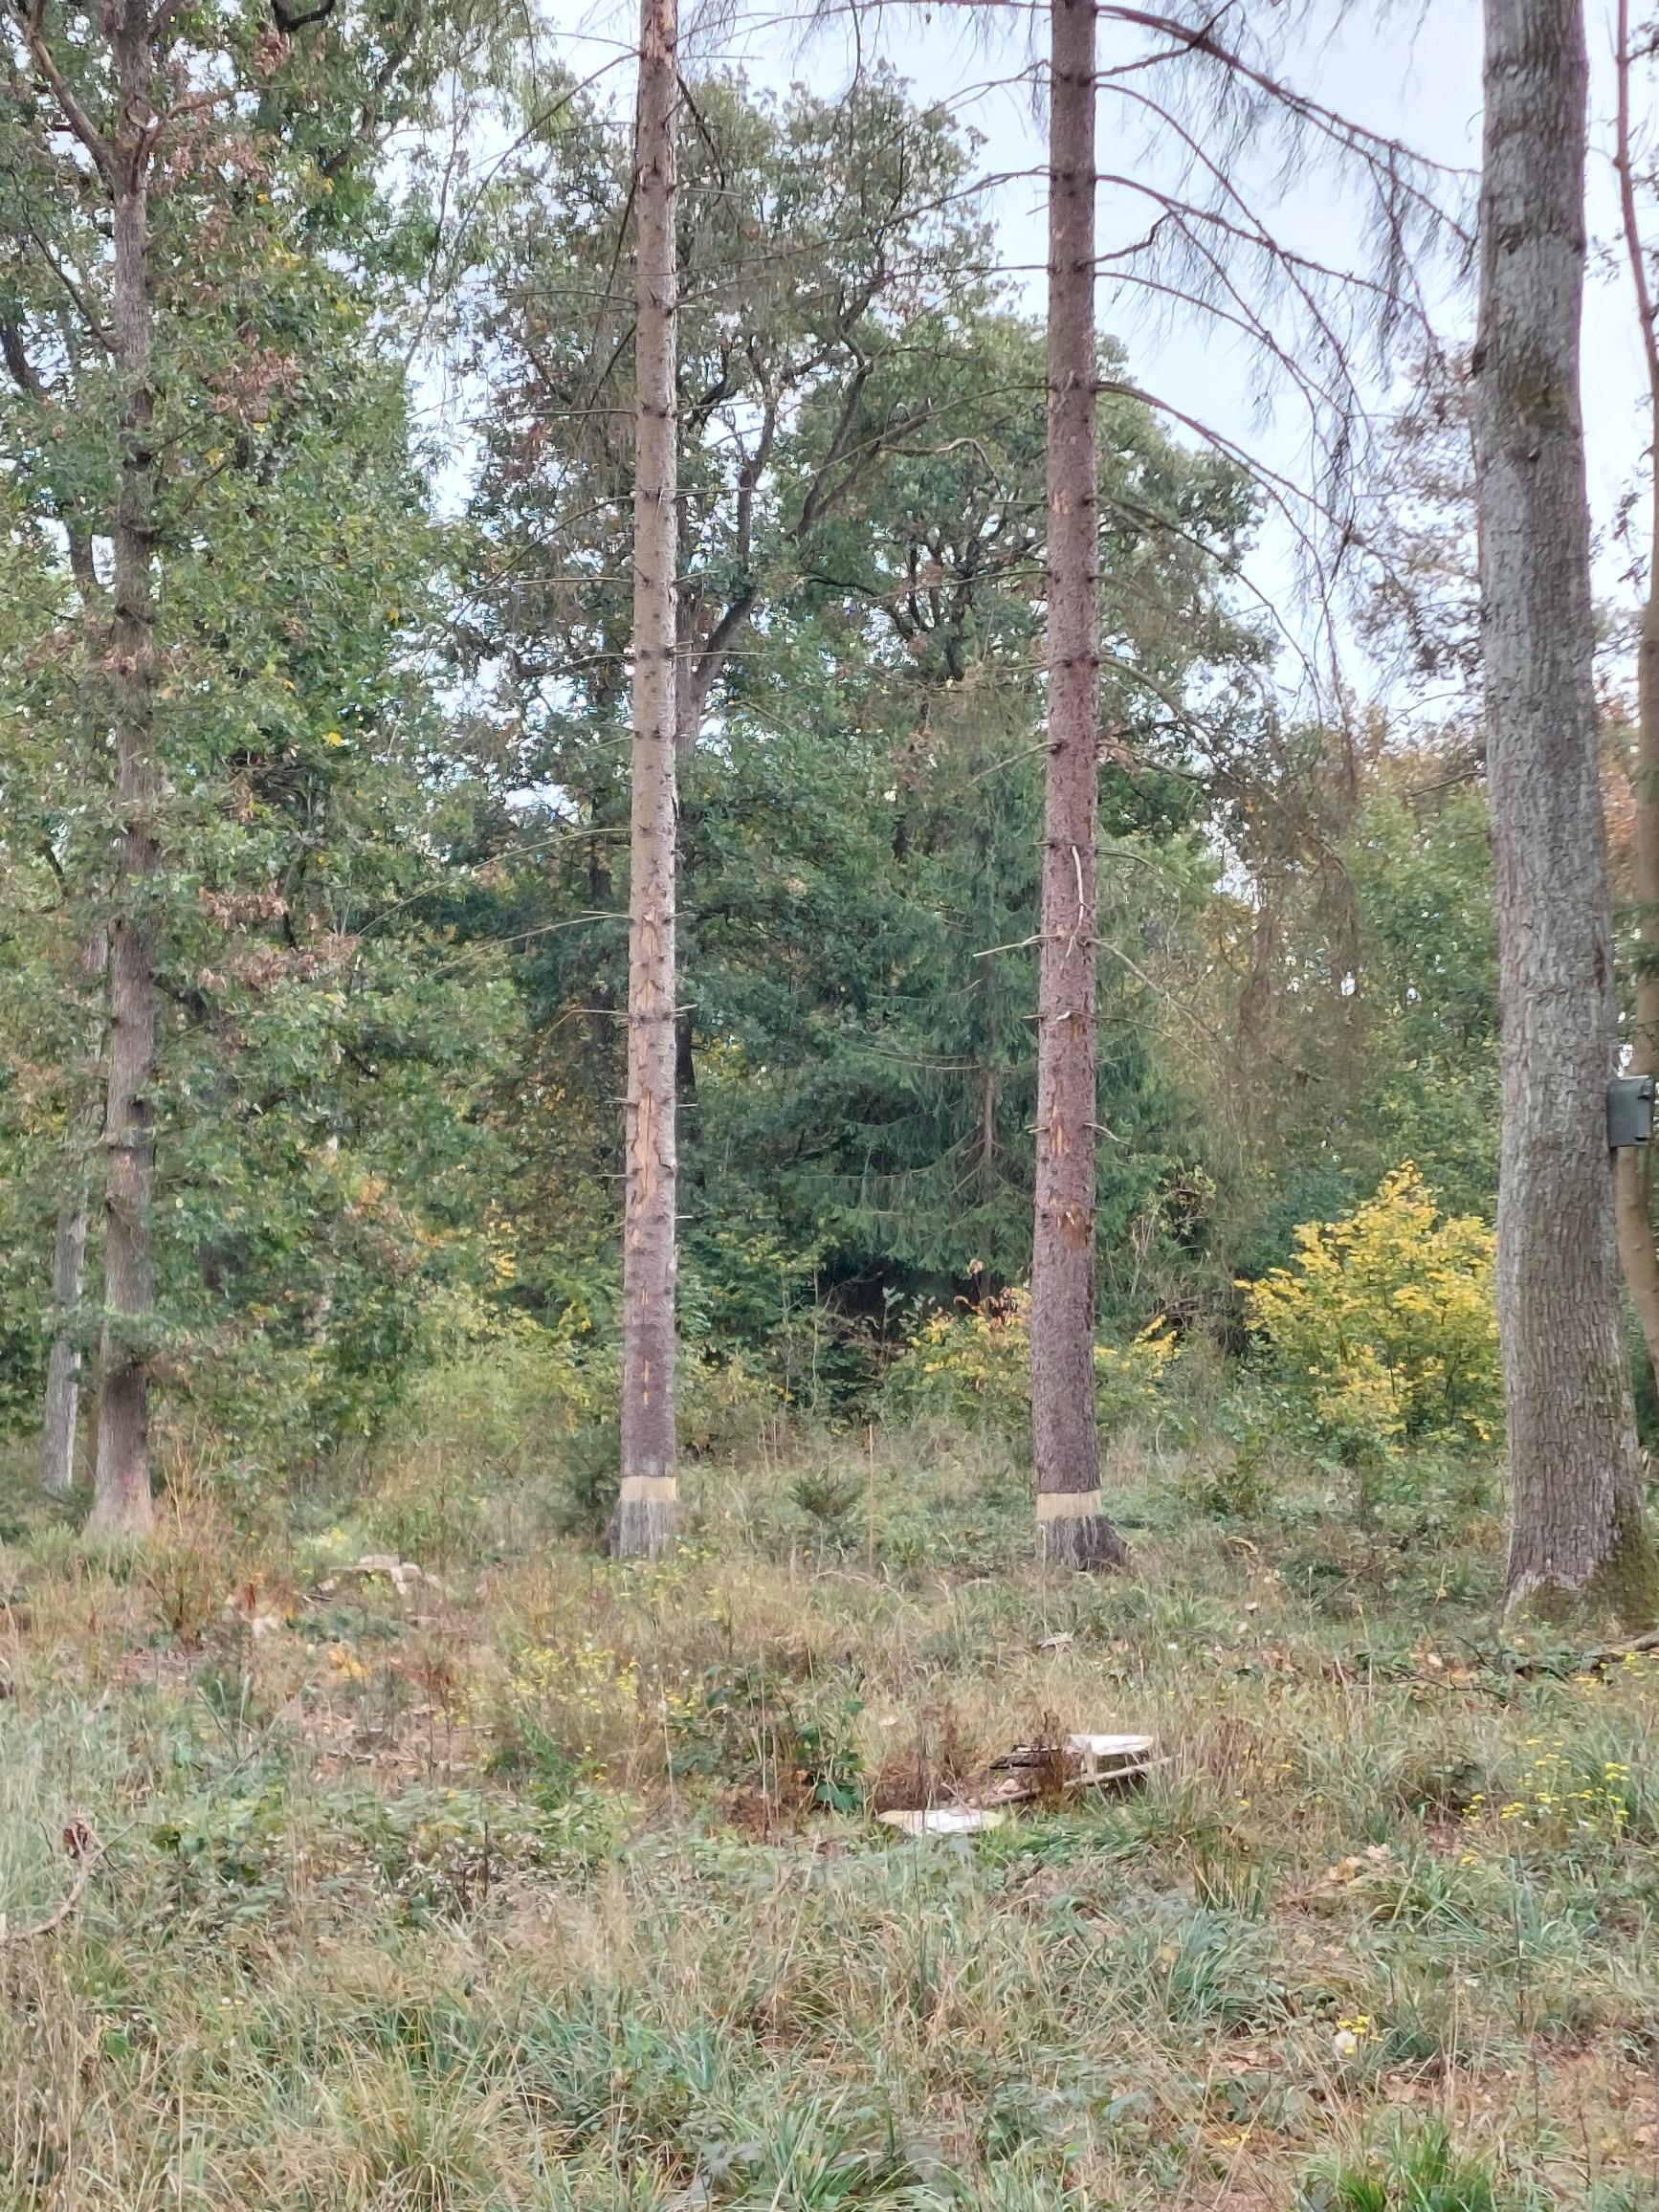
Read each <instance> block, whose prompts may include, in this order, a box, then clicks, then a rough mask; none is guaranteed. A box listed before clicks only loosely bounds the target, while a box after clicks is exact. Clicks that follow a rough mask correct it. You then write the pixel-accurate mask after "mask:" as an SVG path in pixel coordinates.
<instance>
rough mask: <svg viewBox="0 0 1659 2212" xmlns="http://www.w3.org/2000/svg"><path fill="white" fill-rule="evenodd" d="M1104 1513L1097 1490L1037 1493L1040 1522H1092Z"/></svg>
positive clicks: (1045, 1491)
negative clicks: (1096, 1516)
mask: <svg viewBox="0 0 1659 2212" xmlns="http://www.w3.org/2000/svg"><path fill="white" fill-rule="evenodd" d="M1104 1511H1105V1508H1104V1507H1103V1506H1102V1504H1101V1503H1100V1493H1099V1491H1098V1490H1040V1491H1038V1493H1037V1518H1038V1519H1039V1520H1040V1521H1056V1520H1093V1519H1094V1518H1095V1515H1097V1514H1100V1513H1103V1512H1104Z"/></svg>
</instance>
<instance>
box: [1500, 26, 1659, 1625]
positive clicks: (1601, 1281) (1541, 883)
mask: <svg viewBox="0 0 1659 2212" xmlns="http://www.w3.org/2000/svg"><path fill="white" fill-rule="evenodd" d="M1486 40H1487V43H1486V131H1485V149H1484V165H1485V166H1484V173H1483V179H1482V188H1481V299H1480V326H1479V331H1478V336H1477V341H1476V345H1475V352H1474V357H1473V362H1472V369H1473V382H1474V414H1475V446H1476V461H1477V478H1478V498H1479V508H1480V526H1481V601H1482V644H1483V651H1484V655H1485V662H1486V687H1487V717H1488V729H1487V742H1488V761H1489V780H1490V785H1491V797H1492V818H1493V848H1494V857H1495V864H1496V881H1497V920H1498V980H1499V995H1500V1004H1501V1008H1502V1019H1503V1047H1502V1057H1503V1145H1502V1174H1501V1182H1500V1190H1499V1197H1498V1327H1499V1334H1500V1337H1501V1339H1502V1346H1503V1365H1504V1397H1505V1406H1506V1412H1507V1417H1508V1429H1509V1456H1510V1555H1509V1601H1510V1604H1512V1605H1533V1606H1537V1607H1538V1608H1540V1609H1542V1610H1546V1611H1556V1610H1560V1609H1563V1608H1569V1607H1577V1606H1585V1607H1588V1608H1591V1609H1598V1610H1600V1609H1611V1610H1614V1611H1616V1612H1618V1613H1620V1614H1621V1615H1623V1616H1624V1617H1625V1618H1626V1619H1627V1620H1629V1621H1639V1622H1643V1623H1646V1622H1648V1621H1649V1620H1651V1619H1652V1618H1653V1616H1654V1612H1655V1609H1656V1607H1655V1601H1656V1599H1659V1570H1656V1567H1655V1561H1654V1556H1653V1551H1652V1547H1651V1544H1650V1542H1649V1539H1648V1533H1647V1530H1646V1526H1645V1523H1644V1519H1643V1513H1642V1492H1641V1483H1640V1476H1639V1463H1638V1455H1637V1449H1636V1437H1635V1425H1634V1421H1633V1417H1632V1412H1631V1404H1630V1390H1629V1381H1628V1377H1627V1376H1626V1369H1625V1360H1624V1345H1623V1341H1622V1330H1621V1324H1620V1312H1619V1272H1618V1267H1619V1262H1618V1249H1617V1240H1616V1231H1615V1222H1614V1185H1613V1169H1612V1161H1611V1159H1610V1156H1609V1154H1608V1150H1607V1124H1606V1086H1607V1080H1608V1077H1609V1076H1610V1075H1611V1073H1613V1067H1614V1061H1615V1054H1616V1051H1617V1017H1616V1008H1615V1004H1614V994H1613V956H1612V923H1611V909H1610V898H1609V892H1608V882H1607V861H1606V846H1605V832H1604V823H1603V817H1602V796H1601V787H1600V783H1599V780H1598V776H1597V763H1596V701H1595V694H1594V688H1593V684H1592V669H1591V656H1592V648H1593V636H1592V629H1591V606H1590V559H1589V512H1588V506H1587V501H1586V496H1585V488H1584V453H1583V425H1582V416H1581V413H1580V402H1579V324H1580V316H1581V311H1582V297H1583V278H1584V250H1585V236H1584V155H1585V100H1586V85H1587V66H1586V60H1585V48H1584V24H1583V11H1582V0H1486Z"/></svg>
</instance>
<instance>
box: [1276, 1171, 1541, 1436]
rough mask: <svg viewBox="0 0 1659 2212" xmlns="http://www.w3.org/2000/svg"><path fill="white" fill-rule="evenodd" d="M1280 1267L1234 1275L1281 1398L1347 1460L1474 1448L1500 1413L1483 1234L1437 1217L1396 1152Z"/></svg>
mask: <svg viewBox="0 0 1659 2212" xmlns="http://www.w3.org/2000/svg"><path fill="white" fill-rule="evenodd" d="M1295 1236H1296V1245H1297V1248H1298V1249H1297V1250H1296V1252H1295V1255H1294V1258H1293V1259H1292V1261H1291V1263H1290V1265H1289V1266H1288V1267H1283V1268H1274V1269H1273V1270H1272V1272H1271V1273H1269V1274H1266V1275H1264V1276H1262V1278H1261V1279H1260V1280H1259V1281H1258V1282H1254V1283H1244V1284H1241V1286H1240V1288H1241V1289H1243V1290H1244V1291H1245V1293H1246V1294H1247V1295H1246V1311H1247V1315H1248V1317H1249V1321H1250V1327H1251V1329H1252V1330H1253V1331H1254V1332H1255V1333H1256V1335H1257V1336H1258V1337H1259V1338H1262V1339H1264V1340H1265V1343H1266V1346H1267V1349H1268V1352H1269V1355H1270V1358H1271V1360H1272V1366H1273V1367H1274V1369H1275V1370H1276V1372H1277V1375H1278V1378H1279V1381H1280V1383H1281V1386H1282V1388H1283V1391H1284V1393H1285V1396H1286V1398H1287V1400H1288V1401H1289V1403H1290V1405H1291V1406H1292V1407H1293V1409H1294V1411H1295V1413H1296V1414H1297V1415H1298V1416H1300V1417H1301V1418H1302V1419H1304V1420H1305V1421H1306V1422H1307V1423H1308V1424H1309V1425H1310V1426H1311V1427H1312V1428H1313V1429H1314V1431H1315V1433H1316V1435H1317V1436H1318V1437H1319V1438H1320V1439H1321V1440H1322V1441H1324V1442H1325V1443H1327V1444H1329V1445H1331V1446H1333V1447H1335V1448H1336V1449H1337V1450H1338V1454H1339V1455H1340V1456H1341V1457H1342V1458H1343V1459H1345V1460H1347V1461H1349V1462H1354V1461H1357V1460H1359V1459H1360V1458H1362V1457H1364V1456H1366V1455H1368V1454H1369V1455H1375V1454H1377V1453H1379V1452H1381V1451H1384V1450H1390V1449H1397V1448H1398V1447H1400V1446H1402V1445H1406V1444H1421V1443H1441V1444H1456V1445H1462V1446H1471V1445H1472V1446H1486V1445H1488V1444H1490V1443H1491V1442H1492V1440H1493V1437H1494V1436H1495V1435H1496V1433H1497V1432H1498V1429H1499V1427H1500V1424H1501V1422H1502V1417H1503V1400H1502V1378H1501V1375H1500V1371H1499V1367H1498V1350H1497V1313H1496V1300H1495V1295H1494V1291H1493V1264H1494V1254H1495V1242H1494V1239H1493V1232H1492V1230H1491V1229H1490V1228H1488V1227H1487V1226H1486V1224H1485V1223H1484V1222H1483V1221H1480V1220H1479V1219H1477V1218H1476V1217H1475V1216H1473V1215H1471V1214H1460V1215H1454V1216H1447V1215H1443V1214H1442V1213H1441V1212H1440V1211H1439V1209H1438V1207H1437V1206H1436V1204H1435V1201H1434V1198H1433V1196H1432V1194H1431V1193H1430V1192H1429V1191H1428V1190H1427V1188H1426V1187H1425V1186H1424V1183H1423V1180H1422V1178H1421V1177H1420V1176H1419V1174H1418V1172H1417V1169H1416V1168H1415V1166H1413V1165H1412V1163H1411V1162H1410V1161H1406V1162H1405V1165H1404V1166H1401V1167H1398V1168H1396V1169H1395V1170H1394V1172H1393V1174H1391V1175H1389V1176H1386V1177H1385V1178H1384V1179H1383V1183H1382V1184H1381V1186H1380V1187H1379V1189H1378V1191H1377V1194H1376V1196H1375V1197H1374V1198H1370V1199H1368V1200H1366V1202H1365V1203H1364V1204H1363V1205H1362V1206H1357V1207H1356V1208H1355V1210H1354V1211H1353V1212H1352V1213H1351V1214H1348V1215H1346V1216H1345V1217H1344V1218H1343V1219H1341V1220H1339V1221H1333V1222H1306V1223H1304V1224H1303V1225H1302V1227H1301V1228H1298V1229H1297V1230H1296V1232H1295Z"/></svg>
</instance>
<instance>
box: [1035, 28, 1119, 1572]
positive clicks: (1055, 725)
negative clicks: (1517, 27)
mask: <svg viewBox="0 0 1659 2212" xmlns="http://www.w3.org/2000/svg"><path fill="white" fill-rule="evenodd" d="M1049 115H1050V122H1049V131H1050V139H1049V432H1048V435H1049V521H1048V527H1049V586H1048V589H1049V623H1048V661H1049V745H1048V779H1047V789H1046V793H1045V798H1044V807H1043V911H1042V949H1041V956H1040V962H1039V979H1038V990H1037V1186H1036V1219H1035V1225H1034V1230H1033V1235H1032V1243H1031V1443H1032V1453H1033V1457H1034V1460H1035V1463H1036V1476H1037V1551H1038V1556H1039V1557H1040V1558H1041V1559H1045V1560H1048V1561H1050V1562H1051V1563H1052V1564H1054V1565H1057V1566H1072V1567H1116V1566H1121V1565H1123V1564H1124V1563H1125V1562H1126V1561H1127V1559H1128V1556H1129V1555H1128V1551H1127V1549H1126V1547H1125V1545H1124V1543H1123V1540H1122V1538H1121V1537H1119V1536H1118V1534H1117V1530H1116V1529H1115V1528H1114V1527H1113V1526H1112V1523H1111V1522H1110V1521H1109V1520H1108V1519H1107V1517H1106V1515H1104V1513H1102V1511H1101V1510H1100V1439H1099V1433H1098V1430H1097V1428H1096V1427H1095V1140H1096V1131H1095V1111H1096V1108H1095V958H1096V950H1095V826H1096V822H1097V819H1098V814H1099V788H1098V767H1097V757H1098V750H1099V737H1100V602H1099V540H1098V532H1097V527H1096V519H1095V484H1096V465H1095V409H1096V401H1095V381H1096V377H1097V373H1098V371H1097V367H1096V362H1095V0H1052V7H1051V50H1050V85H1049Z"/></svg>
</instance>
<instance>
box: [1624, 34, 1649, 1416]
mask: <svg viewBox="0 0 1659 2212" xmlns="http://www.w3.org/2000/svg"><path fill="white" fill-rule="evenodd" d="M1630 59H1631V56H1630V0H1619V31H1618V71H1619V110H1618V113H1619V122H1618V159H1617V167H1618V172H1619V196H1620V201H1621V206H1622V210H1623V214H1624V228H1625V248H1626V254H1627V255H1628V258H1629V262H1630V276H1631V280H1632V282H1633V283H1634V285H1635V289H1636V313H1637V318H1638V320H1639V321H1640V324H1641V330H1642V347H1643V356H1644V359H1645V361H1646V363H1647V369H1648V437H1649V441H1650V442H1651V441H1653V440H1655V439H1659V333H1656V332H1655V330H1654V327H1653V301H1652V298H1651V294H1650V292H1649V288H1648V263H1647V260H1646V258H1645V257H1644V254H1643V251H1642V228H1641V224H1640V222H1639V220H1638V218H1637V212H1636V178H1635V172H1634V168H1633V166H1632V162H1631V148H1630ZM1651 499H1652V505H1651V508H1650V511H1649V519H1648V598H1647V601H1646V604H1645V605H1644V607H1643V608H1642V629H1641V634H1640V637H1639V639H1638V642H1637V647H1636V770H1635V776H1634V779H1633V782H1634V788H1635V798H1636V852H1635V880H1634V882H1633V884H1632V887H1631V888H1632V890H1633V892H1634V895H1635V904H1636V910H1637V917H1638V918H1637V925H1636V936H1637V946H1638V949H1637V955H1636V962H1637V965H1636V978H1635V984H1636V988H1635V1000H1636V1006H1635V1014H1636V1019H1635V1023H1634V1025H1633V1027H1632V1029H1631V1031H1630V1039H1629V1042H1630V1070H1629V1072H1630V1073H1631V1074H1633V1075H1652V1074H1654V1073H1659V597H1656V596H1655V594H1656V593H1659V445H1656V446H1655V449H1654V468H1653V482H1652V486H1651ZM1618 1157H1619V1256H1620V1259H1621V1261H1622V1262H1623V1264H1624V1269H1625V1282H1626V1288H1627V1289H1628V1291H1629V1293H1630V1302H1631V1304H1632V1305H1633V1306H1634V1307H1635V1309H1636V1317H1637V1319H1638V1320H1639V1321H1640V1322H1641V1325H1642V1337H1643V1341H1644V1342H1645V1343H1646V1344H1647V1347H1648V1364H1649V1365H1650V1366H1651V1367H1652V1369H1653V1374H1654V1379H1655V1381H1656V1382H1659V1246H1656V1245H1655V1242H1654V1237H1653V1164H1652V1153H1651V1151H1650V1150H1649V1149H1648V1147H1646V1146H1643V1147H1641V1148H1637V1147H1635V1146H1631V1147H1630V1148H1629V1149H1627V1150H1626V1151H1624V1152H1621V1153H1620V1154H1619V1156H1618Z"/></svg>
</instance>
